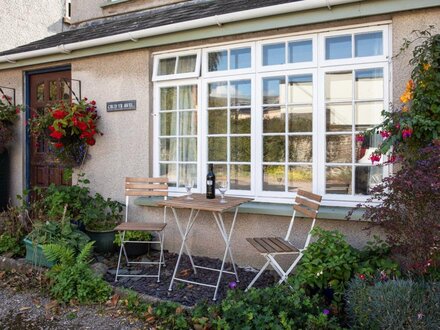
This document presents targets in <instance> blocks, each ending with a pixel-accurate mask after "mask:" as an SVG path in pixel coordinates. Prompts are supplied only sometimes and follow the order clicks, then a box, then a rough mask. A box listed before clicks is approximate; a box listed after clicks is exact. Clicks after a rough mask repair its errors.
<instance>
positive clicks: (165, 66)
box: [158, 57, 176, 76]
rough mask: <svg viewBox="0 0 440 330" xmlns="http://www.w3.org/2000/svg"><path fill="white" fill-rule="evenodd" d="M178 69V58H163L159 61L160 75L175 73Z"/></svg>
mask: <svg viewBox="0 0 440 330" xmlns="http://www.w3.org/2000/svg"><path fill="white" fill-rule="evenodd" d="M175 69H176V58H175V57H171V58H163V59H161V60H160V61H159V72H158V75H159V76H165V75H168V74H174V70H175Z"/></svg>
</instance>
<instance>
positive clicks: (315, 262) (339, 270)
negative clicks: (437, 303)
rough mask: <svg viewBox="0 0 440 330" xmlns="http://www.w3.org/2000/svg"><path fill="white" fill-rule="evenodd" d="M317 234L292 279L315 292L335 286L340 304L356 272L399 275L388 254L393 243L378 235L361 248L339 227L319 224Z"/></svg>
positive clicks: (315, 231)
mask: <svg viewBox="0 0 440 330" xmlns="http://www.w3.org/2000/svg"><path fill="white" fill-rule="evenodd" d="M312 234H313V236H314V237H316V238H317V240H316V241H315V242H312V243H311V244H310V245H309V246H308V248H307V250H306V251H305V252H304V256H303V257H302V259H301V261H300V263H299V264H298V266H297V268H296V271H295V275H294V276H292V277H291V279H290V283H291V284H292V285H294V286H299V287H305V288H309V289H310V290H311V291H312V292H313V291H316V290H320V291H322V292H324V291H325V290H326V289H332V291H333V296H332V297H331V298H333V299H334V302H335V303H337V304H339V303H341V302H342V297H343V294H344V292H345V288H346V285H347V283H348V282H349V280H350V279H351V278H352V277H353V275H354V274H356V273H360V274H374V273H376V272H377V271H378V270H379V271H383V272H384V273H385V274H387V276H395V275H399V270H398V266H397V264H396V263H395V262H393V261H392V260H390V259H389V258H388V255H389V247H388V246H387V245H386V244H384V242H382V241H380V240H379V239H378V238H375V241H373V242H369V243H368V244H367V246H366V248H365V249H364V250H362V251H359V250H357V249H355V248H353V247H351V246H350V245H349V244H348V243H347V242H346V241H345V239H344V236H343V235H342V234H341V233H339V232H338V231H326V230H323V229H321V228H319V227H316V228H315V229H314V230H313V231H312Z"/></svg>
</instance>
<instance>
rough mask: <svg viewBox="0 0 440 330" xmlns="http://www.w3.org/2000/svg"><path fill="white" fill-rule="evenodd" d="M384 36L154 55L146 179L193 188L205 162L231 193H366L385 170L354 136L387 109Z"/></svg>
mask: <svg viewBox="0 0 440 330" xmlns="http://www.w3.org/2000/svg"><path fill="white" fill-rule="evenodd" d="M387 40H388V27H387V26H386V25H383V26H374V27H366V28H358V29H351V30H343V31H334V32H323V33H314V34H308V35H303V36H292V37H283V38H277V39H267V40H262V41H257V42H246V43H238V44H230V45H221V46H214V47H206V48H203V49H196V50H190V51H184V52H176V53H164V54H160V55H155V57H154V73H153V81H154V91H155V92H154V93H155V94H154V95H155V97H154V115H155V126H154V127H155V128H154V137H155V143H154V175H161V176H167V177H168V178H169V179H170V182H171V186H172V187H173V189H174V190H175V191H176V192H179V191H184V189H183V185H184V181H185V180H187V179H194V180H195V184H196V186H197V187H196V188H195V189H196V191H199V192H204V189H205V180H204V178H205V176H206V173H207V166H208V164H214V172H215V174H216V176H217V178H218V180H225V181H227V182H228V183H229V187H228V190H229V193H231V194H236V195H248V196H253V197H255V198H256V199H257V200H267V201H281V202H283V201H290V200H291V197H292V193H294V192H295V191H296V190H297V189H305V190H309V191H313V192H315V193H318V194H322V195H325V199H327V200H332V201H339V202H341V205H342V204H343V203H350V202H356V201H359V200H363V199H365V196H367V195H368V194H369V193H370V190H371V188H372V187H373V186H374V185H375V184H377V183H378V182H380V181H381V179H382V178H383V176H384V175H386V173H385V172H386V169H385V168H384V167H383V166H381V165H374V166H373V165H372V164H371V161H370V160H369V156H370V155H371V153H372V151H373V150H374V149H375V148H376V147H377V146H378V145H379V144H380V142H381V138H380V136H377V137H370V138H368V139H367V138H365V137H363V136H362V135H361V133H362V132H363V131H364V130H365V129H368V128H371V127H373V126H374V125H376V124H378V123H379V122H380V121H381V111H382V110H383V109H384V108H386V107H387V104H388V98H389V96H388V89H389V79H388V60H387V58H388V53H389V50H388V47H389V46H388V43H387ZM179 63H180V64H179Z"/></svg>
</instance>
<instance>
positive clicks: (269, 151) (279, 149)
mask: <svg viewBox="0 0 440 330" xmlns="http://www.w3.org/2000/svg"><path fill="white" fill-rule="evenodd" d="M285 154H286V152H285V138H284V136H264V137H263V161H264V162H278V163H280V162H285V161H286V157H285Z"/></svg>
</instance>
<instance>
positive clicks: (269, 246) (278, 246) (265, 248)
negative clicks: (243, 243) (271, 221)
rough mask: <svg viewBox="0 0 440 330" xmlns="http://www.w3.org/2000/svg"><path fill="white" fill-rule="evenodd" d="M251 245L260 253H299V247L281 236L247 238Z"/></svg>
mask: <svg viewBox="0 0 440 330" xmlns="http://www.w3.org/2000/svg"><path fill="white" fill-rule="evenodd" d="M246 240H247V241H248V242H249V243H251V245H252V246H253V247H254V248H255V249H256V250H257V251H258V252H260V253H263V254H271V253H276V254H295V253H299V250H298V248H296V247H295V246H293V245H292V244H291V243H290V242H288V241H285V240H284V239H283V238H281V237H259V238H246Z"/></svg>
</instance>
